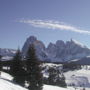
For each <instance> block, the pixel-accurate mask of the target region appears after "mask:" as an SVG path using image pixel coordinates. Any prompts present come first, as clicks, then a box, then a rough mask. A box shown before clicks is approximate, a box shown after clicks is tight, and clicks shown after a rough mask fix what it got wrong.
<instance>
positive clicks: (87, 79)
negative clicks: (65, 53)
mask: <svg viewBox="0 0 90 90" xmlns="http://www.w3.org/2000/svg"><path fill="white" fill-rule="evenodd" d="M64 75H65V77H66V83H67V85H68V86H70V85H72V86H76V87H88V88H89V89H90V70H85V69H81V70H75V71H68V72H66V73H64Z"/></svg>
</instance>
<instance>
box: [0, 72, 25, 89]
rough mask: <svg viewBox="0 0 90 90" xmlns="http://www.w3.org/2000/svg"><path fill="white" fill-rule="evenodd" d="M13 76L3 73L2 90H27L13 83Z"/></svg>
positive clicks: (0, 77)
mask: <svg viewBox="0 0 90 90" xmlns="http://www.w3.org/2000/svg"><path fill="white" fill-rule="evenodd" d="M11 80H12V76H10V75H9V74H7V73H4V72H1V76H0V90H27V89H25V88H23V87H21V86H19V85H17V84H14V83H13V82H12V81H11Z"/></svg>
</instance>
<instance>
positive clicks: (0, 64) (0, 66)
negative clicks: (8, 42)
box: [0, 55, 2, 71]
mask: <svg viewBox="0 0 90 90" xmlns="http://www.w3.org/2000/svg"><path fill="white" fill-rule="evenodd" d="M1 58H2V56H1V55H0V71H1V70H2V61H1Z"/></svg>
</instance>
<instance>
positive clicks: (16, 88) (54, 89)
mask: <svg viewBox="0 0 90 90" xmlns="http://www.w3.org/2000/svg"><path fill="white" fill-rule="evenodd" d="M49 65H50V64H49ZM64 74H65V76H66V81H68V80H69V79H70V78H71V80H72V82H75V83H76V84H77V82H76V80H75V79H78V80H81V82H85V83H86V84H87V82H90V76H89V75H90V71H89V70H85V69H82V70H76V71H69V72H66V73H64ZM86 78H87V79H88V80H89V81H88V80H87V79H86ZM12 79H13V77H12V76H11V75H9V74H7V73H5V72H1V76H0V90H28V89H26V88H23V87H21V86H20V85H17V84H15V83H13V82H12ZM70 82H71V81H69V83H70ZM79 83H80V82H79ZM79 83H78V84H79ZM75 88H77V89H75ZM43 90H83V87H79V86H77V87H76V86H73V87H71V86H68V87H67V88H62V87H58V86H52V85H44V86H43ZM85 90H90V87H87V88H85Z"/></svg>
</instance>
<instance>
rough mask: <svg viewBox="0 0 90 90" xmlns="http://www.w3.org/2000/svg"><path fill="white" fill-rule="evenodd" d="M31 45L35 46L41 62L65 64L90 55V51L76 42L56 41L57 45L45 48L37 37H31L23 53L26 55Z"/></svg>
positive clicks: (51, 44)
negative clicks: (64, 62)
mask: <svg viewBox="0 0 90 90" xmlns="http://www.w3.org/2000/svg"><path fill="white" fill-rule="evenodd" d="M30 44H34V45H35V48H36V52H37V56H38V57H39V59H40V60H48V61H52V62H63V61H68V60H73V59H80V58H83V57H86V56H88V55H90V49H89V48H87V47H86V46H84V45H83V44H81V43H79V42H78V41H76V40H72V39H71V41H67V42H66V43H65V42H64V41H62V40H58V41H56V43H55V44H53V43H50V44H49V45H48V47H45V45H44V44H43V42H41V41H39V40H37V38H36V37H34V36H30V37H29V38H28V39H27V40H26V42H25V44H24V46H23V48H22V53H23V54H24V55H25V54H26V52H27V50H28V48H29V46H30Z"/></svg>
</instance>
